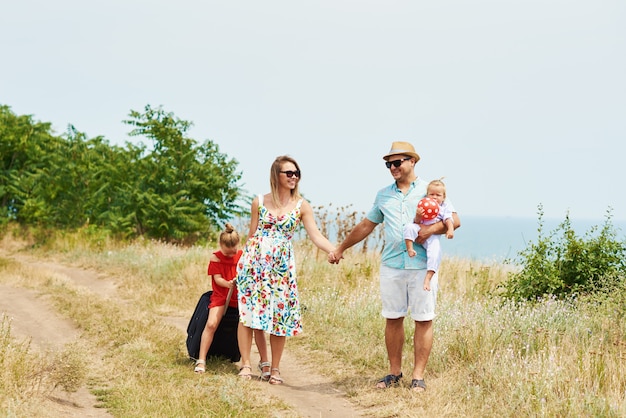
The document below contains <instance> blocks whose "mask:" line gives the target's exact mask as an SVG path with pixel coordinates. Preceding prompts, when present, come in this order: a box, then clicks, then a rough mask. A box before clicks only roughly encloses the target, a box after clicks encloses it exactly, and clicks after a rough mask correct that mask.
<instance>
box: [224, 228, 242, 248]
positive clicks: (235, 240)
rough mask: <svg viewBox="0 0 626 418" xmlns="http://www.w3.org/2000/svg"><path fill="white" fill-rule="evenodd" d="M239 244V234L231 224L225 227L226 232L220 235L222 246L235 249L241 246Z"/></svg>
mask: <svg viewBox="0 0 626 418" xmlns="http://www.w3.org/2000/svg"><path fill="white" fill-rule="evenodd" d="M239 242H240V238H239V233H238V232H237V231H236V230H235V228H234V227H233V226H232V225H231V224H229V223H226V225H224V230H223V231H222V232H221V233H220V245H223V246H224V247H227V248H233V247H236V246H237V245H239Z"/></svg>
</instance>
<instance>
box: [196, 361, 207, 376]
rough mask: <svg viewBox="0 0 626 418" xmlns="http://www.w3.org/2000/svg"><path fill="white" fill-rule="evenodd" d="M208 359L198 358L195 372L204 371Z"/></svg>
mask: <svg viewBox="0 0 626 418" xmlns="http://www.w3.org/2000/svg"><path fill="white" fill-rule="evenodd" d="M205 364H206V361H204V360H196V367H195V368H194V369H193V371H194V373H204V365H205Z"/></svg>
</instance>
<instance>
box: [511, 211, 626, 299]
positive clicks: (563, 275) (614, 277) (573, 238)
mask: <svg viewBox="0 0 626 418" xmlns="http://www.w3.org/2000/svg"><path fill="white" fill-rule="evenodd" d="M538 214H539V222H538V223H539V227H538V232H539V234H538V238H537V242H536V243H532V242H531V243H530V244H529V246H528V247H527V248H526V249H524V250H522V251H520V253H519V254H518V256H519V257H518V260H515V261H516V262H517V263H518V264H519V265H520V266H521V269H520V270H518V271H516V272H514V273H511V274H510V275H509V278H508V280H507V281H506V282H505V283H504V284H503V286H502V288H503V290H504V292H503V293H504V296H505V297H507V298H511V299H515V300H535V299H538V298H541V297H543V296H546V295H553V296H556V297H559V298H564V297H568V296H576V295H580V294H589V293H597V292H602V293H608V292H611V291H613V290H614V289H616V288H619V287H621V286H623V285H624V282H625V280H626V279H625V278H626V243H625V242H624V241H619V240H618V239H617V232H616V230H615V228H614V227H613V224H612V223H611V211H610V210H608V211H607V214H606V216H605V222H604V224H603V225H602V226H601V227H598V226H594V227H592V228H591V229H590V230H589V231H588V232H587V233H585V235H584V236H583V237H579V236H577V235H576V233H575V231H574V229H573V228H572V224H571V222H570V219H569V215H567V216H566V217H565V220H564V221H563V222H562V223H561V224H559V226H558V227H557V228H556V229H555V230H554V231H552V232H550V233H549V234H548V235H544V231H543V208H542V206H541V205H540V206H539V210H538Z"/></svg>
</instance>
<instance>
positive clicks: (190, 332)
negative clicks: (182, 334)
mask: <svg viewBox="0 0 626 418" xmlns="http://www.w3.org/2000/svg"><path fill="white" fill-rule="evenodd" d="M212 293H213V292H212V291H208V292H206V293H204V294H203V295H202V296H200V300H199V301H198V304H197V305H196V309H195V311H194V313H193V316H192V317H191V319H190V320H189V325H188V326H187V352H188V353H189V357H190V358H192V359H197V358H198V355H199V353H200V340H201V339H202V331H203V330H204V326H205V325H206V321H207V319H208V318H209V303H210V302H211V294H212ZM238 324H239V309H237V308H231V307H229V308H228V310H227V311H226V315H224V317H223V318H222V320H221V321H220V325H219V326H218V327H217V330H216V331H215V335H214V336H213V343H212V344H211V347H209V353H208V354H207V357H211V356H215V357H225V358H227V359H230V361H232V362H237V361H239V360H240V359H241V353H240V352H239V345H238V343H237V326H238Z"/></svg>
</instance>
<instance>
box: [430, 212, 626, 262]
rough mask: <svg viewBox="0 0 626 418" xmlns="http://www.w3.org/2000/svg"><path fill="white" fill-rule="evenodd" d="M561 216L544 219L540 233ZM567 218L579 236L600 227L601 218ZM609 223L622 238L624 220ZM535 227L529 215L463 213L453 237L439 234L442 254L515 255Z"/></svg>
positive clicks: (483, 258) (625, 226) (551, 227)
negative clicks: (521, 216)
mask: <svg viewBox="0 0 626 418" xmlns="http://www.w3.org/2000/svg"><path fill="white" fill-rule="evenodd" d="M563 220H564V219H544V220H543V232H542V235H543V236H548V235H549V233H550V232H552V231H554V230H555V229H556V228H557V227H558V225H559V224H560V223H562V222H563ZM570 221H571V224H572V227H573V229H574V231H575V232H576V234H577V235H578V236H579V237H584V235H585V233H586V232H589V231H590V230H591V229H592V227H594V226H597V227H598V229H601V228H602V226H603V225H604V220H597V221H588V220H584V221H581V220H575V219H571V220H570ZM611 224H612V225H613V227H614V229H615V231H616V232H617V237H618V239H620V240H626V221H611ZM538 228H539V223H538V220H537V219H531V218H505V217H502V218H484V217H471V216H463V217H462V218H461V228H459V229H457V230H456V231H455V234H454V238H453V239H450V240H449V239H446V238H445V237H442V238H441V245H442V248H443V255H444V257H446V256H447V257H458V258H464V259H472V260H477V261H485V262H490V261H495V262H502V261H504V260H505V259H516V258H517V256H518V253H519V252H520V251H522V250H523V249H525V248H527V247H528V244H529V243H530V242H533V243H536V242H537V238H538ZM559 235H561V234H559Z"/></svg>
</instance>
